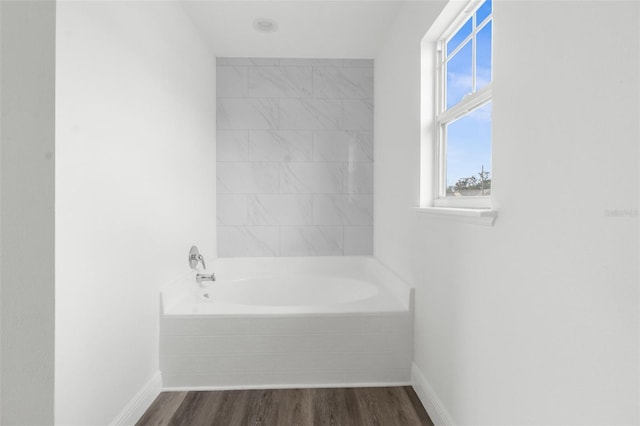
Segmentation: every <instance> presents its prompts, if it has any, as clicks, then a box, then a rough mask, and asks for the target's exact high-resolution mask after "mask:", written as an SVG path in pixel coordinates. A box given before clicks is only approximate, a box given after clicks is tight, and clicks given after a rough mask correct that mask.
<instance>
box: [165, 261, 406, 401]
mask: <svg viewBox="0 0 640 426" xmlns="http://www.w3.org/2000/svg"><path fill="white" fill-rule="evenodd" d="M208 272H215V273H216V277H217V280H216V282H214V283H211V284H210V285H208V286H207V287H206V288H201V287H200V286H198V285H197V284H196V283H195V278H194V277H189V278H188V279H186V280H184V281H183V282H180V283H176V285H174V286H171V287H170V288H167V289H165V290H164V291H163V292H162V295H161V296H162V297H161V305H162V306H161V309H162V317H161V323H160V324H161V326H160V368H161V371H162V374H163V383H164V386H165V388H170V389H221V388H264V387H278V388H281V387H301V386H359V385H367V386H369V385H388V384H406V383H408V382H409V380H410V367H411V359H412V353H413V343H412V342H413V311H412V298H413V290H412V289H411V288H409V287H408V286H407V285H406V284H405V283H404V282H403V281H402V280H400V279H399V278H398V277H396V276H395V275H394V274H393V273H392V272H390V271H389V270H388V269H387V268H385V267H384V266H383V265H381V264H380V263H379V262H377V261H376V260H375V259H373V258H370V257H316V258H312V257H307V258H253V259H250V258H233V259H219V260H218V261H216V262H215V263H214V265H213V267H211V268H210V270H209V271H208ZM207 284H208V283H207Z"/></svg>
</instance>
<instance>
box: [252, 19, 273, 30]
mask: <svg viewBox="0 0 640 426" xmlns="http://www.w3.org/2000/svg"><path fill="white" fill-rule="evenodd" d="M253 28H255V30H256V31H259V32H261V33H273V32H276V31H277V30H278V23H277V22H276V21H274V20H273V19H269V18H258V19H256V20H255V21H253Z"/></svg>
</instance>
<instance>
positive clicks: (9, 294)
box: [0, 1, 55, 424]
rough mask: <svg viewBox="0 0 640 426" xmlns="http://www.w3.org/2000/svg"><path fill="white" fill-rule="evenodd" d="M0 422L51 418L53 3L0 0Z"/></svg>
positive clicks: (48, 420)
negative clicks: (0, 256) (0, 403)
mask: <svg viewBox="0 0 640 426" xmlns="http://www.w3.org/2000/svg"><path fill="white" fill-rule="evenodd" d="M0 9H1V10H2V20H1V22H0V40H1V43H2V44H1V48H0V54H1V55H0V56H1V67H2V68H1V70H0V76H1V80H0V88H1V92H2V96H1V102H0V110H1V111H2V115H1V117H0V128H1V129H2V134H1V136H2V148H1V151H2V152H1V155H0V157H1V158H2V162H1V163H0V170H1V175H0V182H1V185H0V193H1V194H2V200H1V205H2V208H1V211H0V216H1V217H2V224H1V225H2V226H1V229H0V232H1V234H2V240H1V242H0V251H1V252H2V259H1V265H0V270H1V276H0V280H1V281H2V290H1V293H2V295H1V300H2V306H1V307H0V311H1V312H2V318H1V321H0V322H1V324H2V329H1V332H0V335H1V336H2V337H1V348H2V354H1V358H2V370H1V373H0V377H1V386H0V388H1V394H2V418H1V419H0V423H2V424H50V423H52V421H53V373H54V365H53V355H54V325H53V320H54V302H53V293H54V276H53V270H54V242H53V235H54V225H53V208H54V201H53V200H54V197H53V196H54V184H53V177H54V160H53V151H54V52H55V44H54V43H55V5H54V3H53V2H52V1H30V2H19V1H2V2H0Z"/></svg>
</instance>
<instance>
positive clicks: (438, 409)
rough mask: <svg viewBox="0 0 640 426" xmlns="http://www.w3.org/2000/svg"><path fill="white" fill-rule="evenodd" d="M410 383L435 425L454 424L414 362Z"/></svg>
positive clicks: (445, 425) (452, 425)
mask: <svg viewBox="0 0 640 426" xmlns="http://www.w3.org/2000/svg"><path fill="white" fill-rule="evenodd" d="M411 384H412V385H413V389H414V390H415V391H416V394H417V395H418V398H420V401H421V402H422V405H424V408H425V409H426V410H427V413H429V417H431V421H433V424H434V425H436V426H454V425H455V422H454V421H453V418H452V417H451V414H449V411H447V409H446V408H445V406H444V404H443V403H442V400H441V399H440V398H439V397H438V395H437V394H436V392H435V391H434V390H433V388H432V387H431V385H430V384H429V382H428V381H427V378H426V377H425V376H424V374H422V371H420V369H419V368H418V366H417V365H416V364H415V362H414V363H412V365H411Z"/></svg>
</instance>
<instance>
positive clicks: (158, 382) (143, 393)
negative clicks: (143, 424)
mask: <svg viewBox="0 0 640 426" xmlns="http://www.w3.org/2000/svg"><path fill="white" fill-rule="evenodd" d="M161 391H162V374H161V373H160V371H158V372H156V374H154V375H153V377H152V378H151V380H149V381H148V382H147V383H146V384H145V385H144V386H143V387H142V389H140V390H139V391H138V393H137V394H135V396H134V397H133V398H131V401H129V403H128V404H127V405H126V406H125V407H124V408H123V409H122V411H121V412H120V414H118V415H117V416H116V418H115V419H113V421H112V422H111V425H113V426H115V425H135V424H136V422H137V421H138V420H140V417H142V415H143V414H144V412H145V411H147V408H149V407H150V406H151V403H153V401H154V400H155V399H156V398H157V397H158V395H160V392H161Z"/></svg>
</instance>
